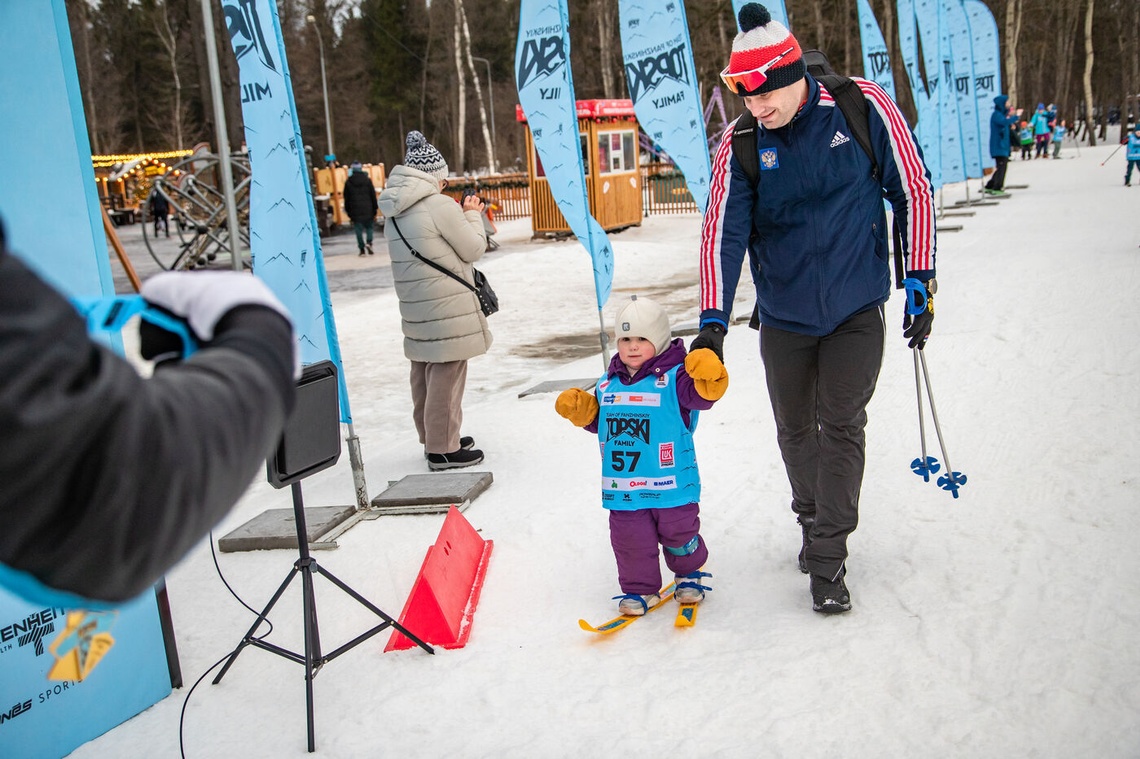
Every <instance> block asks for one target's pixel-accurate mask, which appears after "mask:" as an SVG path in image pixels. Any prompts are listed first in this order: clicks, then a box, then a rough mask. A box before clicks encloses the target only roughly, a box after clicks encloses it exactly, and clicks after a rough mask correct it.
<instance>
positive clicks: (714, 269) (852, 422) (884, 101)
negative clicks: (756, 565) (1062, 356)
mask: <svg viewBox="0 0 1140 759" xmlns="http://www.w3.org/2000/svg"><path fill="white" fill-rule="evenodd" d="M740 28H741V29H742V30H743V31H742V32H741V33H740V34H738V35H737V36H736V39H735V40H734V41H733V45H732V56H731V59H730V62H729V65H728V67H727V68H726V69H725V70H724V72H722V74H721V77H722V78H723V79H724V81H725V82H726V84H728V86H729V87H730V88H731V89H732V90H733V91H734V92H736V93H737V94H739V95H741V96H742V97H743V98H744V105H745V106H746V107H747V108H748V109H749V110H750V111H751V112H752V114H753V115H754V116H755V117H756V121H757V122H758V126H757V130H756V133H757V140H756V141H757V149H758V151H759V165H760V172H759V176H760V180H759V182H758V184H755V185H754V184H753V183H752V182H751V181H750V180H749V179H748V176H747V174H746V172H745V170H744V168H743V167H742V166H741V165H740V163H739V162H738V161H737V160H736V158H735V157H733V154H732V139H733V127H730V128H729V129H728V131H727V132H726V133H725V136H724V140H723V141H722V143H721V146H720V149H719V150H718V152H717V155H716V159H715V162H714V165H713V176H712V185H711V188H710V196H709V205H708V209H707V210H706V212H705V218H704V227H703V230H702V235H701V252H700V279H701V289H700V307H701V316H700V324H701V332H700V334H699V335H698V336H697V338H695V339H694V341H693V344H692V349H696V348H701V347H706V348H712V349H714V350H715V351H716V352H717V353H718V355H719V354H720V352H721V349H722V345H723V340H724V333H725V330H727V328H728V323H729V314H730V312H731V310H732V304H733V300H734V298H735V295H736V287H737V283H738V281H739V279H740V273H741V268H742V266H743V262H744V256H745V253H746V252H747V255H748V260H749V267H750V269H751V271H752V279H753V282H754V283H755V286H756V304H757V312H758V315H759V320H760V324H761V327H760V355H761V358H762V359H763V361H764V368H765V374H766V378H767V384H768V394H769V396H770V399H771V402H772V411H773V414H774V416H775V421H776V434H777V441H778V442H779V445H780V452H781V454H782V457H783V460H784V465H785V468H786V470H787V474H788V479H789V481H790V483H791V489H792V510H793V511H794V512H795V513H796V515H797V517H798V519H799V522H800V525H801V526H802V529H803V546H802V550H801V552H800V569H801V571H803V572H805V573H809V574H810V575H811V593H812V602H813V608H814V609H815V610H816V611H819V612H823V613H835V612H843V611H847V610H848V609H850V608H851V600H850V595H849V593H848V591H847V586H846V583H845V580H844V577H845V574H846V559H847V536H848V535H850V534H851V532H853V531H854V530H855V527H856V524H857V523H858V508H859V491H860V487H861V485H862V479H863V466H864V446H865V436H864V427H865V425H866V421H867V413H866V407H867V403H868V402H869V401H870V399H871V395H872V393H873V392H874V390H875V383H876V381H877V379H878V374H879V367H880V365H881V363H882V357H883V341H884V319H883V305H884V304H885V303H886V301H887V299H888V297H889V296H890V290H891V274H890V266H889V263H888V262H889V258H890V254H889V240H890V234H889V232H888V228H887V220H886V213H885V210H884V207H883V198H884V197H885V198H886V199H887V200H888V201H889V202H890V203H891V207H892V209H893V212H894V217H895V221H896V222H897V223H898V224H899V228H900V230H901V234H902V242H903V246H904V251H905V253H906V254H907V256H908V258H909V265H908V267H907V268H908V272H909V276H911V277H913V278H916V279H918V280H920V281H921V282H922V283H923V284H924V285H926V287H927V288H928V294H929V293H933V291H934V289H935V283H934V273H935V272H934V250H935V239H934V203H933V192H932V187H931V182H930V172H929V171H928V170H927V169H926V166H925V164H924V163H923V158H922V152H921V150H920V149H919V147H918V144H917V142H916V140H915V138H914V135H913V134H912V133H911V131H910V129H909V127H908V126H907V124H906V121H905V120H904V119H903V116H902V114H901V113H900V112H899V110H898V107H897V106H896V105H895V104H894V102H893V101H891V99H890V98H889V97H888V96H887V95H886V94H885V93H884V92H883V90H882V89H881V88H880V87H879V86H878V85H876V84H874V83H873V82H869V81H865V80H862V79H856V80H855V82H856V84H857V85H858V87H859V89H860V90H861V91H862V93H863V95H864V97H865V98H866V100H867V104H868V106H869V119H868V121H869V124H868V126H869V129H870V137H871V143H872V146H873V148H874V153H875V156H876V162H877V164H878V171H877V172H873V171H872V163H871V160H870V158H869V157H868V155H867V154H866V153H865V152H864V151H863V149H862V148H860V146H859V144H858V143H857V142H856V140H855V139H854V137H853V132H852V130H851V128H850V127H849V126H848V124H847V121H846V119H845V117H844V115H843V112H842V111H841V110H840V109H839V108H838V107H836V104H835V101H834V99H833V98H832V96H831V94H830V93H829V92H828V91H827V90H826V89H825V88H824V87H822V86H821V85H820V83H819V82H818V81H816V80H815V79H814V78H813V77H812V76H810V75H809V74H807V72H806V68H805V65H804V62H803V58H802V54H801V50H800V46H799V43H798V42H797V41H796V38H795V37H794V36H792V34H791V33H790V32H788V30H787V29H786V28H785V27H784V26H783V25H782V24H780V23H779V22H777V21H773V20H772V19H771V16H770V14H769V13H768V11H767V9H766V8H764V6H762V5H759V4H757V3H749V4H747V5H745V6H744V7H743V8H742V9H741V12H740ZM734 126H735V125H734ZM933 316H934V312H933V299H928V307H927V309H925V310H924V311H923V312H922V313H921V314H919V315H918V316H916V317H915V319H914V322H913V324H911V325H910V326H909V327H908V328H907V329H906V331H905V332H904V336H905V337H907V338H909V339H910V346H911V347H912V348H921V347H922V346H923V345H924V344H925V342H926V339H927V337H928V336H929V334H930V327H931V323H932V320H933Z"/></svg>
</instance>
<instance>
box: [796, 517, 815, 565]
mask: <svg viewBox="0 0 1140 759" xmlns="http://www.w3.org/2000/svg"><path fill="white" fill-rule="evenodd" d="M796 521H797V522H799V523H800V530H802V531H803V534H804V544H803V547H802V548H800V571H801V572H803V573H804V574H805V575H806V574H807V573H808V565H807V547H808V546H809V545H811V528H812V527H813V526H814V525H815V517H813V516H808V515H807V514H800V515H799V516H798V517H796Z"/></svg>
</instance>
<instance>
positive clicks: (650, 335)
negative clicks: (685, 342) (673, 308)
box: [614, 295, 673, 356]
mask: <svg viewBox="0 0 1140 759" xmlns="http://www.w3.org/2000/svg"><path fill="white" fill-rule="evenodd" d="M614 336H615V337H616V338H617V339H619V340H620V339H621V338H623V337H641V338H644V339H646V340H648V341H649V342H651V343H653V350H654V355H657V356H660V355H661V354H662V352H664V350H665V349H666V348H668V347H669V343H670V342H672V341H673V330H672V328H671V327H670V326H669V315H668V314H667V313H665V309H663V308H662V307H661V306H659V305H658V304H657V303H656V302H655V301H652V300H650V299H649V298H638V297H637V296H636V295H634V296H633V297H632V298H631V300H630V301H629V302H628V303H626V304H625V305H623V306H622V307H621V308H620V309H618V312H617V315H616V316H615V317H614Z"/></svg>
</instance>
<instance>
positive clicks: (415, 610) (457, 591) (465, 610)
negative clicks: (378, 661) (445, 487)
mask: <svg viewBox="0 0 1140 759" xmlns="http://www.w3.org/2000/svg"><path fill="white" fill-rule="evenodd" d="M494 545H495V544H494V542H493V541H490V540H483V538H482V537H480V536H479V533H478V532H476V531H475V528H474V527H472V526H471V524H470V522H468V521H467V520H466V519H465V518H464V516H463V514H461V513H460V512H459V509H457V508H455V506H452V507H451V508H450V509H448V511H447V517H446V518H445V519H444V520H443V527H442V528H440V531H439V537H437V538H436V541H435V544H434V545H432V546H430V547H429V548H428V551H427V556H426V557H424V563H423V565H422V566H421V567H420V573H419V575H418V576H417V577H416V581H415V584H414V585H412V592H411V594H410V595H409V596H408V601H407V603H405V604H404V610H403V611H401V612H400V620H399V622H400V624H401V625H402V626H403V627H404V628H406V629H407V630H408V631H409V632H411V633H412V634H413V635H416V636H418V637H419V638H420V639H421V640H423V641H424V642H425V643H430V644H431V645H433V646H442V647H443V648H462V647H463V646H465V645H467V638H468V637H469V636H470V634H471V618H472V617H473V616H474V614H475V607H476V606H478V604H479V593H480V591H481V590H482V589H483V579H484V578H485V577H486V574H487V563H488V562H489V561H490V559H491V549H492V548H493V547H494ZM414 645H415V643H413V642H412V641H411V640H410V639H409V638H408V637H407V636H406V635H404V634H403V633H401V632H400V631H399V630H395V631H393V632H392V637H391V638H390V639H389V640H388V645H387V646H385V647H384V651H386V652H387V651H395V650H403V649H405V648H411V647H413V646H414Z"/></svg>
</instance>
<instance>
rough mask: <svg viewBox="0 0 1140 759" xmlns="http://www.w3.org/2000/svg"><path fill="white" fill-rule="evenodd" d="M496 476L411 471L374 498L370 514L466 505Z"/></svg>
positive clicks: (436, 511) (422, 511)
mask: <svg viewBox="0 0 1140 759" xmlns="http://www.w3.org/2000/svg"><path fill="white" fill-rule="evenodd" d="M494 480H495V478H494V476H493V475H492V474H491V473H490V472H454V473H452V472H433V473H431V474H409V475H407V476H406V477H404V478H403V479H401V480H397V481H396V482H394V483H392V484H390V485H389V486H388V489H387V490H385V491H384V492H383V493H381V494H380V495H378V496H376V497H375V498H373V499H372V508H371V509H370V513H369V517H372V516H373V515H375V516H383V515H384V514H439V513H443V512H446V511H447V510H448V508H449V507H450V506H452V505H455V507H456V508H458V509H459V510H460V511H463V510H465V509H466V508H467V506H468V504H470V502H471V501H474V500H475V499H476V498H478V497H479V495H480V494H482V492H483V491H484V490H486V489H487V488H489V487H491V483H492V482H494Z"/></svg>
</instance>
